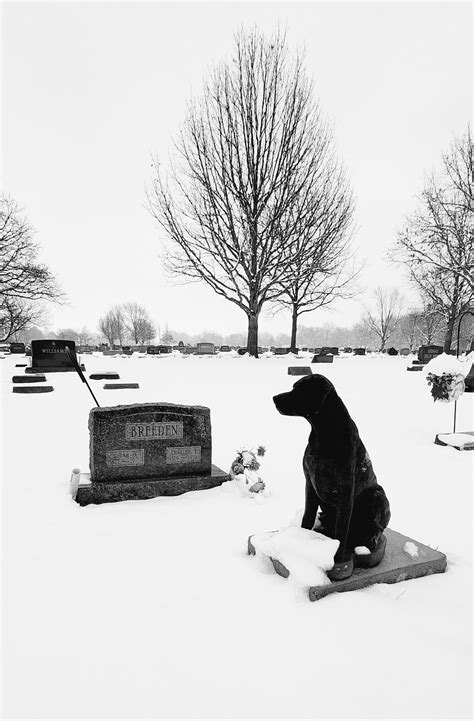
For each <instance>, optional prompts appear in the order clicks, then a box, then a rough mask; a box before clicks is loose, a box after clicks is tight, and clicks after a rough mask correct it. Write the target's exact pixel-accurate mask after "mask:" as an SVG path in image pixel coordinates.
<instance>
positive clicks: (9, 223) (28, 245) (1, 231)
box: [0, 195, 63, 301]
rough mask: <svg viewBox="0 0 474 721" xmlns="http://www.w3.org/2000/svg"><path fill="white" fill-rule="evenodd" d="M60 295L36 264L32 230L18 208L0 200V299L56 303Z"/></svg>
mask: <svg viewBox="0 0 474 721" xmlns="http://www.w3.org/2000/svg"><path fill="white" fill-rule="evenodd" d="M62 297H63V296H62V293H61V291H60V289H59V287H58V285H57V283H56V281H55V279H54V276H53V275H52V273H51V272H50V271H49V270H48V268H47V267H46V266H45V265H43V264H41V263H40V262H39V261H38V246H37V245H36V244H35V243H34V242H33V229H32V228H31V226H30V225H29V223H28V221H27V220H26V218H25V217H24V215H23V214H22V211H21V209H20V207H19V206H18V204H17V203H16V202H15V201H14V200H12V199H11V198H9V197H8V196H6V195H1V196H0V299H1V300H2V301H3V300H4V299H9V300H19V299H23V300H39V299H47V300H54V301H60V300H61V299H62Z"/></svg>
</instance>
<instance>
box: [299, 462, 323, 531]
mask: <svg viewBox="0 0 474 721" xmlns="http://www.w3.org/2000/svg"><path fill="white" fill-rule="evenodd" d="M304 474H305V477H306V489H305V503H304V513H303V519H302V521H301V528H307V529H308V530H309V531H311V530H312V528H313V526H314V524H315V522H316V515H317V513H318V507H319V498H318V496H317V494H316V491H315V490H314V487H313V484H312V483H311V476H310V474H309V473H308V472H307V471H306V469H304Z"/></svg>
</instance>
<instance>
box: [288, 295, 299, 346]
mask: <svg viewBox="0 0 474 721" xmlns="http://www.w3.org/2000/svg"><path fill="white" fill-rule="evenodd" d="M297 330H298V308H297V307H296V305H293V311H292V315H291V341H290V351H291V352H292V353H296V333H297Z"/></svg>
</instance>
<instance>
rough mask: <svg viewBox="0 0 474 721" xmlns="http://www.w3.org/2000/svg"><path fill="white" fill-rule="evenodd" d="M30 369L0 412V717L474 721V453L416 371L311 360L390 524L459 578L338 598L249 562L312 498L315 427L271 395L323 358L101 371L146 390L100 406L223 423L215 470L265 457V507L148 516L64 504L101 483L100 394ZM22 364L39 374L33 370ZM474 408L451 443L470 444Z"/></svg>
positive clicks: (204, 360) (183, 508)
mask: <svg viewBox="0 0 474 721" xmlns="http://www.w3.org/2000/svg"><path fill="white" fill-rule="evenodd" d="M22 360H23V357H22V356H18V355H13V356H10V357H6V358H5V359H4V360H1V361H0V368H1V372H2V394H3V397H2V407H3V415H2V422H3V429H2V440H3V611H4V622H5V625H4V630H3V646H4V661H3V669H4V674H5V680H4V704H5V708H4V717H8V718H33V717H34V718H43V719H45V718H47V719H57V718H64V719H66V718H99V719H100V718H204V719H213V718H291V719H294V718H361V717H363V718H371V719H372V718H373V719H383V718H425V719H438V718H450V719H454V718H467V717H470V714H471V689H472V687H471V638H472V633H471V626H472V592H471V534H472V463H473V460H474V452H469V451H461V452H460V451H457V450H455V449H453V448H449V447H444V446H437V445H435V444H434V442H433V441H434V438H435V435H436V433H445V432H448V433H449V432H450V431H452V419H453V404H441V403H436V404H434V403H433V400H432V398H431V394H430V391H429V388H428V386H427V383H426V379H425V373H407V372H406V366H407V365H408V364H409V363H410V360H409V359H407V358H401V357H388V356H380V357H379V356H376V355H374V356H367V357H340V358H335V359H334V363H333V364H332V365H323V366H320V365H316V364H315V365H313V366H312V369H313V372H321V373H322V374H323V375H326V376H327V377H328V378H330V380H331V381H333V383H334V385H335V387H336V390H337V391H338V393H339V395H340V396H341V398H342V399H343V401H344V403H345V404H346V406H347V408H348V410H349V412H350V414H351V416H352V418H353V419H354V421H355V422H356V424H357V425H358V428H359V432H360V435H361V438H362V440H363V442H364V443H365V445H366V447H367V449H368V451H369V453H370V456H371V459H372V462H373V465H374V470H375V472H376V474H377V477H378V480H379V482H380V483H381V485H382V486H383V487H384V489H385V491H386V493H387V496H388V498H389V500H390V504H391V510H392V520H391V522H390V527H391V528H392V529H394V530H396V531H399V532H400V533H404V534H406V535H407V536H410V537H411V538H413V539H414V540H415V541H420V542H421V543H424V544H426V545H430V546H432V547H433V548H437V547H439V550H440V551H442V552H443V553H445V554H446V555H447V558H448V568H447V571H446V573H444V574H437V575H433V576H428V577H426V578H421V579H416V580H410V581H405V582H402V583H397V584H394V585H376V586H372V587H370V588H367V589H364V590H360V591H355V592H351V593H340V594H331V595H329V596H327V597H326V598H324V599H322V600H320V601H317V602H315V603H311V602H310V601H309V600H308V598H307V595H306V592H305V590H304V589H303V588H301V587H299V586H298V585H297V584H296V583H295V582H294V581H292V579H291V577H290V579H287V580H285V579H283V578H281V577H280V576H278V575H277V574H276V573H274V571H273V570H272V569H271V568H270V569H269V568H268V566H266V565H264V564H263V562H262V561H261V560H259V559H258V558H257V559H256V558H254V557H250V556H248V555H247V538H248V536H249V535H251V534H255V533H262V532H265V531H270V530H273V529H275V528H279V527H282V526H285V525H287V524H288V523H289V522H290V521H291V519H292V518H293V517H294V516H295V514H296V513H297V512H298V509H301V508H302V506H303V502H304V479H303V472H302V467H301V462H302V456H303V451H304V448H305V445H306V441H307V437H308V434H309V425H308V424H307V422H306V421H305V420H303V419H301V418H290V417H284V416H281V415H279V414H278V412H277V411H276V409H275V407H274V405H273V402H272V396H273V395H275V394H276V393H280V392H282V391H284V390H288V389H289V388H290V387H291V386H292V384H293V382H294V381H295V380H297V378H294V377H291V376H288V375H287V368H288V366H289V365H297V364H301V365H308V362H309V360H310V358H308V357H307V356H306V357H302V358H301V359H298V360H296V359H294V358H293V357H291V356H288V357H273V358H262V359H260V360H258V361H257V360H254V359H250V358H246V357H244V358H241V357H239V358H233V357H230V356H229V355H227V356H223V357H187V358H183V357H176V356H174V355H173V356H172V357H163V356H162V357H155V358H151V357H148V358H140V357H138V355H137V354H135V355H134V356H133V357H128V358H127V357H102V355H100V354H95V355H94V356H89V355H84V356H82V360H83V362H84V363H85V365H86V369H87V373H86V375H87V376H88V375H89V373H90V372H93V371H99V370H109V371H110V370H117V371H118V372H119V373H120V376H121V380H122V381H131V382H133V381H138V382H139V383H140V388H139V390H117V391H109V390H103V384H104V382H103V381H90V383H91V386H92V387H93V389H94V392H95V394H96V396H97V398H98V401H99V403H100V404H101V405H104V406H109V405H115V404H123V403H137V402H153V401H156V402H171V403H183V404H199V405H204V406H208V407H210V409H211V423H212V437H213V462H214V463H215V464H217V465H218V466H219V467H221V468H222V469H224V470H226V471H227V470H228V469H229V466H230V463H231V462H232V460H233V459H234V458H235V454H236V450H238V449H239V448H240V447H242V446H245V447H254V448H256V447H257V446H258V445H260V444H262V445H264V446H265V447H266V448H267V452H266V454H265V457H264V458H263V460H262V467H261V471H262V476H263V479H264V481H265V482H266V484H267V490H268V492H269V495H268V497H266V498H262V497H260V496H256V497H255V498H246V497H243V496H242V495H240V493H239V492H237V489H236V487H235V486H234V485H232V483H226V484H224V485H223V486H221V487H219V488H215V489H212V490H206V491H197V492H194V493H190V494H185V495H182V496H176V497H164V498H156V499H153V500H148V501H127V502H122V503H115V504H104V505H98V506H96V505H89V506H87V507H84V508H81V507H80V506H78V505H77V504H76V503H74V501H73V500H72V498H71V496H70V495H69V479H70V475H71V470H72V468H74V467H79V468H80V469H81V470H82V471H88V470H89V468H88V465H89V434H88V428H87V420H88V413H89V410H90V408H91V407H92V403H93V401H92V398H91V396H90V395H89V392H88V391H87V388H86V386H85V385H83V384H82V383H81V382H80V380H79V378H78V377H77V375H76V374H75V373H50V374H49V375H48V374H47V378H48V383H49V384H51V385H53V386H54V389H55V390H54V392H53V393H49V394H44V395H17V394H13V393H12V383H11V376H12V375H14V374H15V372H18V373H22V369H15V367H14V366H15V363H17V362H21V361H22ZM23 362H24V360H23ZM473 402H474V396H473V395H472V394H464V395H462V396H461V398H460V399H459V401H458V420H457V430H458V431H459V432H463V431H469V430H473V414H472V408H473Z"/></svg>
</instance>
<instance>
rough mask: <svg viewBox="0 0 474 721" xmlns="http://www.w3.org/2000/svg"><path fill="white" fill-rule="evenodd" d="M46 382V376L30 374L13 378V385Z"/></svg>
mask: <svg viewBox="0 0 474 721" xmlns="http://www.w3.org/2000/svg"><path fill="white" fill-rule="evenodd" d="M45 380H46V376H44V375H41V374H39V373H38V374H36V375H33V374H30V375H24V376H13V377H12V383H43V382H44V381H45Z"/></svg>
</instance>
